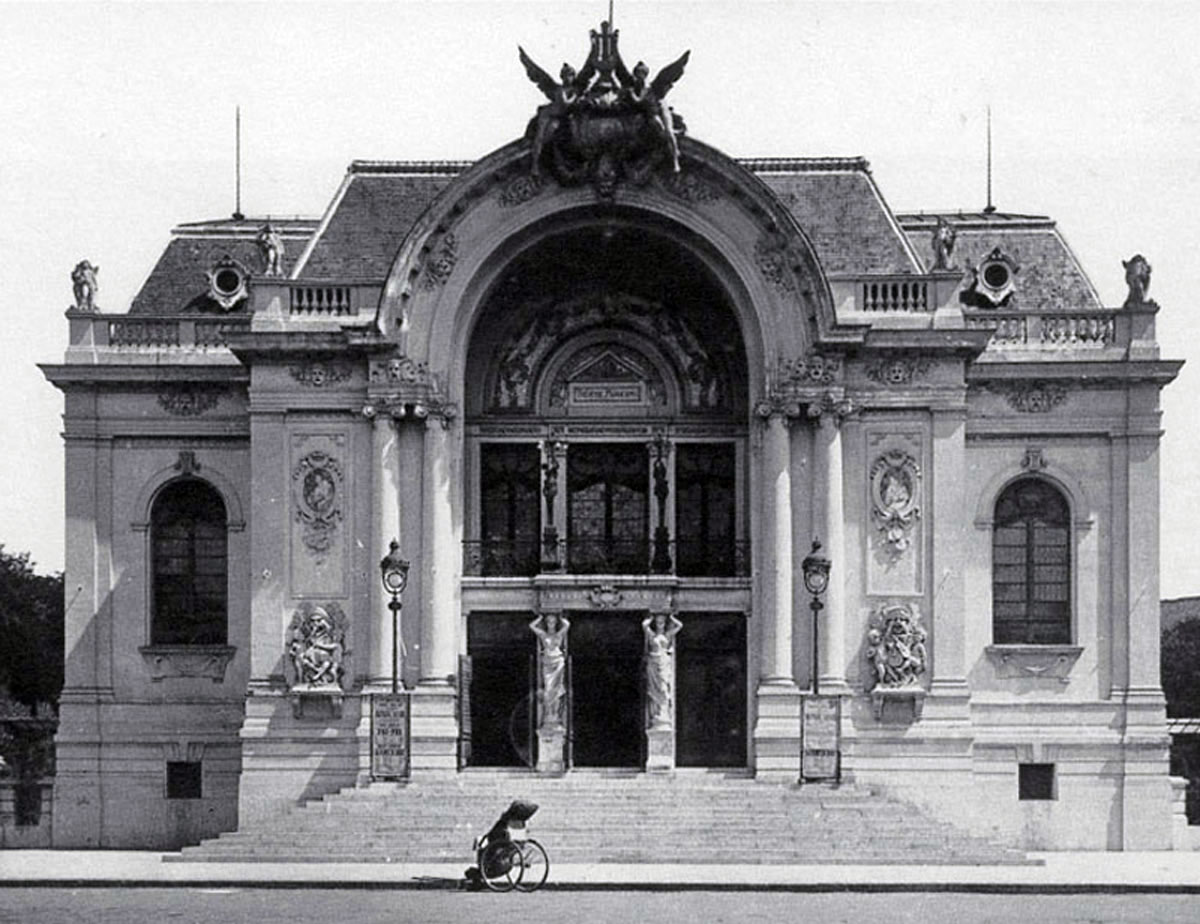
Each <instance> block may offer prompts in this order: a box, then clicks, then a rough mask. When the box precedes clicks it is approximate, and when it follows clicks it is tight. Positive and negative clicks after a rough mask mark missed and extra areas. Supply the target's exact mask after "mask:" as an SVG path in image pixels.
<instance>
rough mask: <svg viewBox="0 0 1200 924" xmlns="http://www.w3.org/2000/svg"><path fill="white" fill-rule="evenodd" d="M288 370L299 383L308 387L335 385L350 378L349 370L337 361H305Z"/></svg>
mask: <svg viewBox="0 0 1200 924" xmlns="http://www.w3.org/2000/svg"><path fill="white" fill-rule="evenodd" d="M288 372H289V373H290V374H291V376H292V378H294V379H295V380H296V381H297V382H299V383H300V384H301V385H307V386H309V387H310V388H324V387H325V386H326V385H336V384H337V383H338V382H344V381H346V380H347V379H348V378H350V370H349V368H347V367H346V366H342V365H339V364H337V363H326V362H307V363H302V364H300V365H299V366H292V367H291V368H290V369H288Z"/></svg>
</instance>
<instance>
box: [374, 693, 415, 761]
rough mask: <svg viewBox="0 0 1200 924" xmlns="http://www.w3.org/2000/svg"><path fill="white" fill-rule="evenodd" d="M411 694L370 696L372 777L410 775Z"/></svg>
mask: <svg viewBox="0 0 1200 924" xmlns="http://www.w3.org/2000/svg"><path fill="white" fill-rule="evenodd" d="M408 733H409V694H407V693H376V694H373V695H372V696H371V778H372V779H376V780H387V779H396V778H398V777H407V776H408V771H409V766H410V761H409V758H410V753H409V748H408Z"/></svg>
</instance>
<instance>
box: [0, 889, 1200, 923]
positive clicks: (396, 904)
mask: <svg viewBox="0 0 1200 924" xmlns="http://www.w3.org/2000/svg"><path fill="white" fill-rule="evenodd" d="M1196 920H1197V898H1196V896H1195V895H1095V894H1089V895H978V894H976V895H970V894H955V893H920V892H913V893H890V894H855V893H822V894H789V893H779V892H775V893H769V892H649V893H647V892H615V891H594V892H574V891H570V892H567V891H564V892H553V891H547V892H539V893H537V894H535V895H518V894H509V895H492V894H487V893H485V894H468V893H462V892H452V891H444V890H429V891H392V890H357V889H355V890H352V889H342V890H329V889H256V888H245V889H204V888H186V889H175V888H155V889H126V888H99V889H97V888H89V889H58V888H32V889H31V888H0V922H3V924H68V922H70V924H74V922H81V924H82V922H88V924H159V922H163V924H276V922H278V924H339V922H346V924H440V922H454V924H458V922H478V924H487V922H491V921H514V922H519V924H526V922H528V924H538V922H543V921H544V922H548V924H550V922H553V924H565V922H571V924H573V922H580V924H607V922H612V924H626V922H628V924H635V922H636V924H643V922H645V921H653V922H655V924H673V922H686V924H724V922H730V924H732V922H738V924H742V922H745V924H758V922H763V924H767V922H770V924H776V922H785V921H791V922H804V924H841V922H846V924H863V922H870V921H887V922H889V924H909V922H912V924H964V922H968V921H969V922H972V924H975V922H986V924H993V922H994V924H1009V922H1012V924H1029V922H1030V921H1036V922H1037V924H1076V922H1082V924H1109V922H1113V924H1117V922H1154V924H1172V922H1180V924H1184V922H1187V924H1192V922H1195V921H1196Z"/></svg>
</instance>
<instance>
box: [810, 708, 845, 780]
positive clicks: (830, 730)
mask: <svg viewBox="0 0 1200 924" xmlns="http://www.w3.org/2000/svg"><path fill="white" fill-rule="evenodd" d="M841 718H842V701H841V699H840V698H839V697H836V696H806V697H804V713H803V720H804V728H803V739H802V740H803V742H804V747H803V749H802V751H801V755H800V776H801V779H803V780H813V781H815V780H836V779H837V778H838V771H839V765H840V763H841V761H840V760H839V758H840V751H841Z"/></svg>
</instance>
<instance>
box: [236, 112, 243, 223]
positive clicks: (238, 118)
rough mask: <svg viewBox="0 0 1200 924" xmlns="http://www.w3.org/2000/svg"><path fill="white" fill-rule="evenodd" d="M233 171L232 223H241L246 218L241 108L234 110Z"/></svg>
mask: <svg viewBox="0 0 1200 924" xmlns="http://www.w3.org/2000/svg"><path fill="white" fill-rule="evenodd" d="M233 146H234V156H233V159H234V164H235V167H234V170H235V181H234V182H235V193H234V196H235V198H234V206H233V219H234V221H241V220H242V219H243V218H245V217H246V216H245V215H243V214H242V107H241V106H238V107H237V109H236V110H234V142H233Z"/></svg>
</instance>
